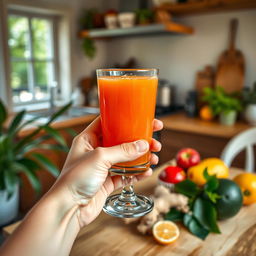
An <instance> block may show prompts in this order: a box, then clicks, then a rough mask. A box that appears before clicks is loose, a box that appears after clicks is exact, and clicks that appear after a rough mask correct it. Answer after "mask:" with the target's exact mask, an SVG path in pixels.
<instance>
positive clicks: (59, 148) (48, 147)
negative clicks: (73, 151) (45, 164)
mask: <svg viewBox="0 0 256 256" xmlns="http://www.w3.org/2000/svg"><path fill="white" fill-rule="evenodd" d="M37 148H40V149H46V150H52V151H62V152H65V153H68V152H69V147H68V146H62V145H56V144H39V145H38V146H37Z"/></svg>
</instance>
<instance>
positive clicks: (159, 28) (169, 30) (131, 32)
mask: <svg viewBox="0 0 256 256" xmlns="http://www.w3.org/2000/svg"><path fill="white" fill-rule="evenodd" d="M193 33H194V29H193V28H191V27H188V26H185V25H181V24H178V23H174V22H166V23H163V24H152V25H146V26H135V27H132V28H117V29H92V30H83V31H81V32H80V33H79V36H80V37H81V38H85V37H90V38H95V39H96V38H110V37H124V36H137V35H153V34H193Z"/></svg>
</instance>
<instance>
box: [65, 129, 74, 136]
mask: <svg viewBox="0 0 256 256" xmlns="http://www.w3.org/2000/svg"><path fill="white" fill-rule="evenodd" d="M64 130H65V131H66V132H67V133H68V134H69V135H70V136H71V137H75V136H76V135H77V132H76V131H75V130H74V129H71V128H65V129H64Z"/></svg>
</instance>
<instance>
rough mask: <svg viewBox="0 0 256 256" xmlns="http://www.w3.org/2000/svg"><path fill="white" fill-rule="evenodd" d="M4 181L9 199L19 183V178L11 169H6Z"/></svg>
mask: <svg viewBox="0 0 256 256" xmlns="http://www.w3.org/2000/svg"><path fill="white" fill-rule="evenodd" d="M4 183H5V188H6V190H7V193H8V194H7V199H8V200H9V199H10V198H11V196H12V195H13V193H14V191H15V187H16V185H17V184H18V183H19V178H18V176H17V174H15V173H13V172H12V171H11V170H4Z"/></svg>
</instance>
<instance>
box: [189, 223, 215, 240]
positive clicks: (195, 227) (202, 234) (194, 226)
mask: <svg viewBox="0 0 256 256" xmlns="http://www.w3.org/2000/svg"><path fill="white" fill-rule="evenodd" d="M187 228H188V230H189V231H190V232H191V233H192V234H194V235H195V236H197V237H199V238H201V239H202V240H204V239H205V238H206V237H207V236H208V234H209V233H210V232H209V230H208V229H206V228H204V227H203V226H202V225H201V224H200V223H199V222H198V221H197V220H196V219H195V218H192V219H191V220H190V221H189V223H188V226H187Z"/></svg>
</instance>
